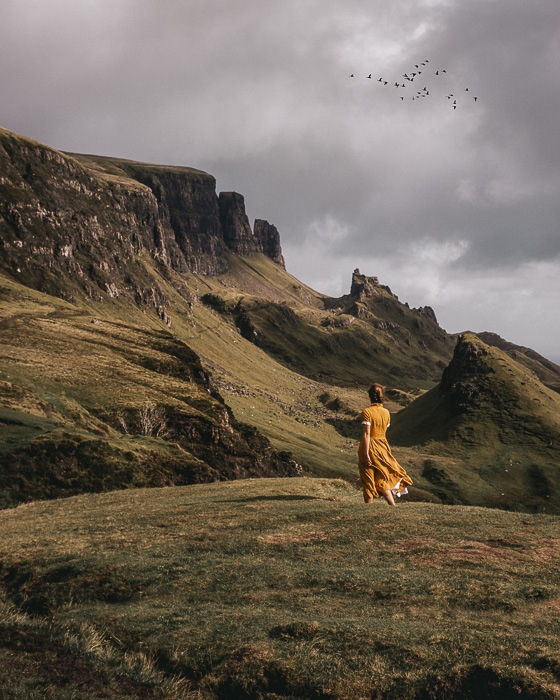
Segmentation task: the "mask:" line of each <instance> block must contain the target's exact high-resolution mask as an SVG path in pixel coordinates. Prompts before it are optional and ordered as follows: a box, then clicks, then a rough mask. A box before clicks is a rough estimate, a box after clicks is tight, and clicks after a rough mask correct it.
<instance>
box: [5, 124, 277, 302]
mask: <svg viewBox="0 0 560 700" xmlns="http://www.w3.org/2000/svg"><path fill="white" fill-rule="evenodd" d="M265 223H266V222H265ZM267 226H268V227H270V225H269V224H267ZM270 228H273V227H270ZM274 231H275V229H274ZM263 241H264V245H263ZM0 251H1V258H0V266H1V268H2V269H4V270H5V271H6V272H8V273H9V274H11V275H13V276H14V277H16V278H17V279H19V280H21V281H22V282H24V283H25V284H27V285H29V286H32V287H34V288H36V289H39V290H41V291H44V292H47V293H50V294H55V295H57V296H61V297H64V298H67V299H72V298H73V296H75V294H76V293H82V294H83V293H85V294H86V296H88V297H90V298H92V299H95V300H101V299H102V298H103V295H104V294H108V295H109V296H112V297H117V296H125V297H128V298H130V299H131V300H132V301H134V302H135V303H137V304H139V305H143V304H148V305H153V306H155V307H156V308H160V309H163V308H164V307H165V304H166V297H165V294H164V293H163V292H162V291H161V289H159V288H158V287H157V286H154V283H153V281H152V280H151V279H150V276H149V274H147V272H146V269H145V267H144V266H142V265H141V264H140V263H139V259H140V258H141V257H142V256H143V257H146V256H148V257H149V258H151V259H152V260H153V261H154V262H155V263H156V264H160V265H162V266H163V267H164V268H165V267H168V268H170V269H171V270H175V271H177V272H186V271H190V272H195V273H199V274H205V275H218V274H221V273H223V272H225V271H226V270H227V269H228V259H229V256H230V254H231V253H234V254H240V255H251V254H254V253H264V254H265V255H268V256H269V257H271V258H272V259H273V260H275V261H276V262H278V264H281V262H280V261H282V262H283V259H282V255H281V249H280V244H279V237H278V238H275V236H274V234H273V233H267V234H259V235H254V234H253V232H252V231H251V227H250V225H249V222H248V219H247V215H246V213H245V205H244V200H243V197H242V196H241V195H238V194H236V193H222V195H220V197H219V198H218V195H217V193H216V181H215V179H214V178H213V177H212V176H211V175H209V174H207V173H204V172H202V171H199V170H194V169H190V168H178V167H164V166H157V165H147V164H142V163H135V162H133V161H126V160H120V159H115V158H102V157H98V156H84V155H76V154H63V153H60V152H58V151H55V150H53V149H50V148H48V147H46V146H43V145H41V144H38V143H36V142H34V141H31V140H29V139H25V138H23V137H20V136H17V135H16V134H13V133H11V132H9V131H6V130H3V129H0Z"/></svg>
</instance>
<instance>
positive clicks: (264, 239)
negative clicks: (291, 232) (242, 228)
mask: <svg viewBox="0 0 560 700" xmlns="http://www.w3.org/2000/svg"><path fill="white" fill-rule="evenodd" d="M253 228H254V234H255V238H256V239H257V240H258V241H259V243H260V247H261V251H262V252H263V253H264V254H265V255H266V256H267V257H268V258H270V259H271V260H273V261H274V262H275V263H276V264H277V265H280V267H282V268H284V269H286V264H285V262H284V256H283V255H282V248H281V246H280V234H279V233H278V229H277V228H276V226H273V225H272V224H269V223H268V221H265V220H264V219H255V225H254V227H253Z"/></svg>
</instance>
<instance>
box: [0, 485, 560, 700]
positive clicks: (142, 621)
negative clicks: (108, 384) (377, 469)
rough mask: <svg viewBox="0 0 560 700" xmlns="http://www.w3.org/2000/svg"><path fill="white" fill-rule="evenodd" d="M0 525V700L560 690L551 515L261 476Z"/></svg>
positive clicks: (4, 517) (501, 694)
mask: <svg viewBox="0 0 560 700" xmlns="http://www.w3.org/2000/svg"><path fill="white" fill-rule="evenodd" d="M69 506H70V507H69ZM0 527H1V528H2V532H3V537H2V541H1V543H0V562H1V568H0V581H1V585H0V591H1V595H2V597H3V598H4V600H5V606H4V608H3V610H2V619H1V623H0V634H1V635H2V636H1V638H0V640H12V641H13V640H16V641H17V642H18V644H19V647H18V656H17V664H15V665H14V660H13V657H11V656H10V655H9V651H8V650H7V646H6V644H7V642H3V641H0V676H2V678H3V684H4V686H3V687H4V690H6V691H8V690H9V691H10V693H11V694H10V697H13V698H28V697H35V696H34V695H33V692H39V689H40V692H43V693H47V692H48V690H49V689H51V692H52V691H53V690H54V688H57V689H58V690H57V695H56V697H60V698H66V697H68V698H70V697H72V698H75V699H76V700H80V699H81V698H90V697H100V696H101V695H100V694H101V690H102V689H103V688H105V687H106V688H109V689H110V693H109V694H110V696H111V697H161V696H165V697H180V696H181V693H180V692H179V684H178V681H180V680H183V681H184V682H185V684H186V685H185V688H184V690H185V692H184V694H183V695H182V696H183V697H188V698H199V700H204V699H208V700H210V699H211V698H226V697H227V698H234V697H235V698H268V699H269V700H273V699H274V700H279V699H280V698H292V699H294V700H295V698H323V700H327V699H331V700H333V699H335V698H337V699H343V698H344V699H348V700H361V699H362V698H363V699H364V700H366V699H367V700H369V699H370V698H399V700H406V698H415V699H419V698H432V699H433V700H437V699H439V698H441V699H442V700H443V699H444V698H445V699H448V698H482V697H484V698H510V697H512V698H513V697H523V698H539V699H541V700H542V699H544V698H558V697H560V655H559V653H558V644H557V639H558V623H557V613H558V606H559V602H560V584H559V578H558V573H559V566H560V549H559V544H560V541H559V539H558V519H557V518H554V517H550V516H540V515H525V514H519V513H506V512H504V511H498V510H491V509H478V508H471V507H465V508H454V507H449V506H439V505H430V504H415V503H412V504H411V503H408V504H399V506H398V507H397V508H396V509H394V510H391V509H389V508H387V507H386V506H384V505H383V504H382V503H381V502H376V503H375V504H374V505H373V506H369V507H367V506H365V505H364V504H363V503H361V501H360V498H359V495H358V494H356V492H354V491H353V490H352V489H351V488H350V487H349V486H348V485H347V484H345V482H343V481H337V480H335V481H329V480H322V479H290V480H285V479H284V480H277V479H273V480H270V479H264V480H248V481H242V482H230V483H221V484H212V485H199V486H189V487H181V488H175V489H161V490H160V489H150V490H143V489H140V490H135V491H128V492H115V493H112V494H102V495H88V496H79V497H76V498H75V499H72V500H71V501H52V502H48V503H33V504H29V505H26V506H20V507H18V508H16V509H14V510H11V511H4V512H3V513H0ZM46 620H49V623H48V624H46V622H45V621H46ZM47 640H52V641H50V642H49V643H46V641H47ZM39 642H42V644H40V643H39ZM40 649H42V653H41V652H40V651H39V650H40ZM65 654H66V655H69V656H67V657H66V660H65ZM68 659H70V660H71V661H72V669H73V670H72V672H70V670H69V665H70V664H69V662H68ZM57 673H59V674H60V675H58V676H57ZM57 678H58V679H59V680H60V678H64V679H65V680H64V684H60V685H59V684H58V682H57ZM94 682H95V683H96V684H97V685H95V686H94V685H93V684H94ZM164 683H166V684H167V686H166V690H164V691H163V690H162V688H163V684H164ZM80 684H81V685H80ZM173 687H174V688H175V690H173ZM90 690H91V692H90ZM94 691H95V692H94ZM96 693H97V694H96ZM37 697H39V695H37ZM40 697H47V695H40ZM49 697H50V696H49Z"/></svg>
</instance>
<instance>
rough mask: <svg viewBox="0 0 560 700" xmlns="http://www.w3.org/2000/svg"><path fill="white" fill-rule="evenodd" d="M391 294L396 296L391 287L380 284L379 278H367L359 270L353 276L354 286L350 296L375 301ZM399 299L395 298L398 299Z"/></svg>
mask: <svg viewBox="0 0 560 700" xmlns="http://www.w3.org/2000/svg"><path fill="white" fill-rule="evenodd" d="M384 293H385V294H384ZM386 294H390V295H391V296H395V295H394V294H393V293H392V292H391V290H390V289H389V287H387V286H386V285H382V284H379V279H378V278H377V277H367V276H366V275H362V274H361V273H360V271H359V269H358V268H356V269H355V270H354V272H353V274H352V285H351V287H350V296H352V297H358V298H366V299H375V298H376V297H379V296H386ZM396 298H397V297H395V299H396Z"/></svg>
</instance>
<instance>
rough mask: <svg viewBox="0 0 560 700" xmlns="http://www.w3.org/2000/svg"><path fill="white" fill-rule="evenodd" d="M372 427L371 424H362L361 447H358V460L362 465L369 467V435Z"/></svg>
mask: <svg viewBox="0 0 560 700" xmlns="http://www.w3.org/2000/svg"><path fill="white" fill-rule="evenodd" d="M370 429H371V425H370V424H369V423H362V439H361V440H360V446H359V447H358V459H359V460H360V462H361V463H362V464H366V465H369V463H370V461H369V435H370Z"/></svg>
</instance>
